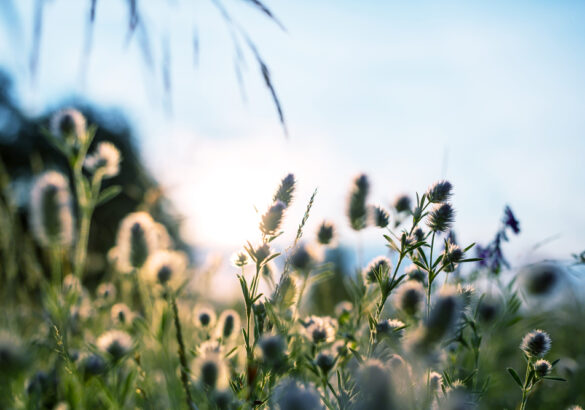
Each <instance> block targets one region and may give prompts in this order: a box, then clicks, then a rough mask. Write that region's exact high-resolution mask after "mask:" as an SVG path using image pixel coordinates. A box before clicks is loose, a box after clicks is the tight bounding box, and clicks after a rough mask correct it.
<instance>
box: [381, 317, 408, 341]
mask: <svg viewBox="0 0 585 410" xmlns="http://www.w3.org/2000/svg"><path fill="white" fill-rule="evenodd" d="M405 327H406V325H405V324H404V322H403V321H401V320H397V319H386V320H381V321H379V322H378V323H377V324H376V334H377V335H378V336H385V337H400V336H402V334H403V332H404V328H405Z"/></svg>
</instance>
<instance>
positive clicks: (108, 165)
mask: <svg viewBox="0 0 585 410" xmlns="http://www.w3.org/2000/svg"><path fill="white" fill-rule="evenodd" d="M120 160H121V159H120V151H118V148H116V146H115V145H114V144H112V143H111V142H100V143H99V144H98V145H97V146H96V148H95V150H94V151H93V153H92V154H90V155H88V156H87V157H86V158H85V162H84V163H83V166H84V167H85V169H87V170H88V171H90V172H92V173H96V172H98V171H99V172H101V174H102V176H103V177H104V178H112V177H115V176H116V175H118V173H119V172H120Z"/></svg>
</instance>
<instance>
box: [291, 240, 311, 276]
mask: <svg viewBox="0 0 585 410" xmlns="http://www.w3.org/2000/svg"><path fill="white" fill-rule="evenodd" d="M290 263H291V265H292V266H293V267H294V268H295V269H297V270H299V271H303V272H306V271H308V270H310V269H311V267H312V266H313V265H314V263H315V256H314V255H313V252H312V250H311V249H310V248H309V247H307V245H305V244H300V245H299V246H297V248H296V249H295V250H294V252H293V254H292V255H291V258H290Z"/></svg>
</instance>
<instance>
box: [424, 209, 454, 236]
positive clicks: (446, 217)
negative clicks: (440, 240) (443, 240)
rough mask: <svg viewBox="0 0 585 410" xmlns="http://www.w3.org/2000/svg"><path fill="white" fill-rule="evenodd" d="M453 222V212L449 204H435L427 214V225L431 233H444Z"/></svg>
mask: <svg viewBox="0 0 585 410" xmlns="http://www.w3.org/2000/svg"><path fill="white" fill-rule="evenodd" d="M454 220H455V210H454V209H453V207H452V206H451V204H450V203H448V202H444V203H440V204H436V205H434V206H433V209H432V210H431V211H430V212H429V216H428V219H427V225H428V227H429V228H431V230H432V231H433V232H446V231H448V230H449V229H451V225H453V221H454Z"/></svg>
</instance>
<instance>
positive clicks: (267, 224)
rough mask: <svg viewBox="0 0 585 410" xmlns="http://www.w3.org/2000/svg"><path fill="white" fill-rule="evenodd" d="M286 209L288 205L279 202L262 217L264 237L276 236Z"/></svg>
mask: <svg viewBox="0 0 585 410" xmlns="http://www.w3.org/2000/svg"><path fill="white" fill-rule="evenodd" d="M285 209H286V205H285V204H284V202H282V201H280V200H277V201H276V202H274V204H272V205H271V206H270V208H268V210H267V211H266V213H265V214H264V215H262V220H261V222H260V230H261V231H262V233H263V234H264V235H274V234H276V233H277V232H278V230H279V229H280V225H281V223H282V217H283V216H284V210H285Z"/></svg>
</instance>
